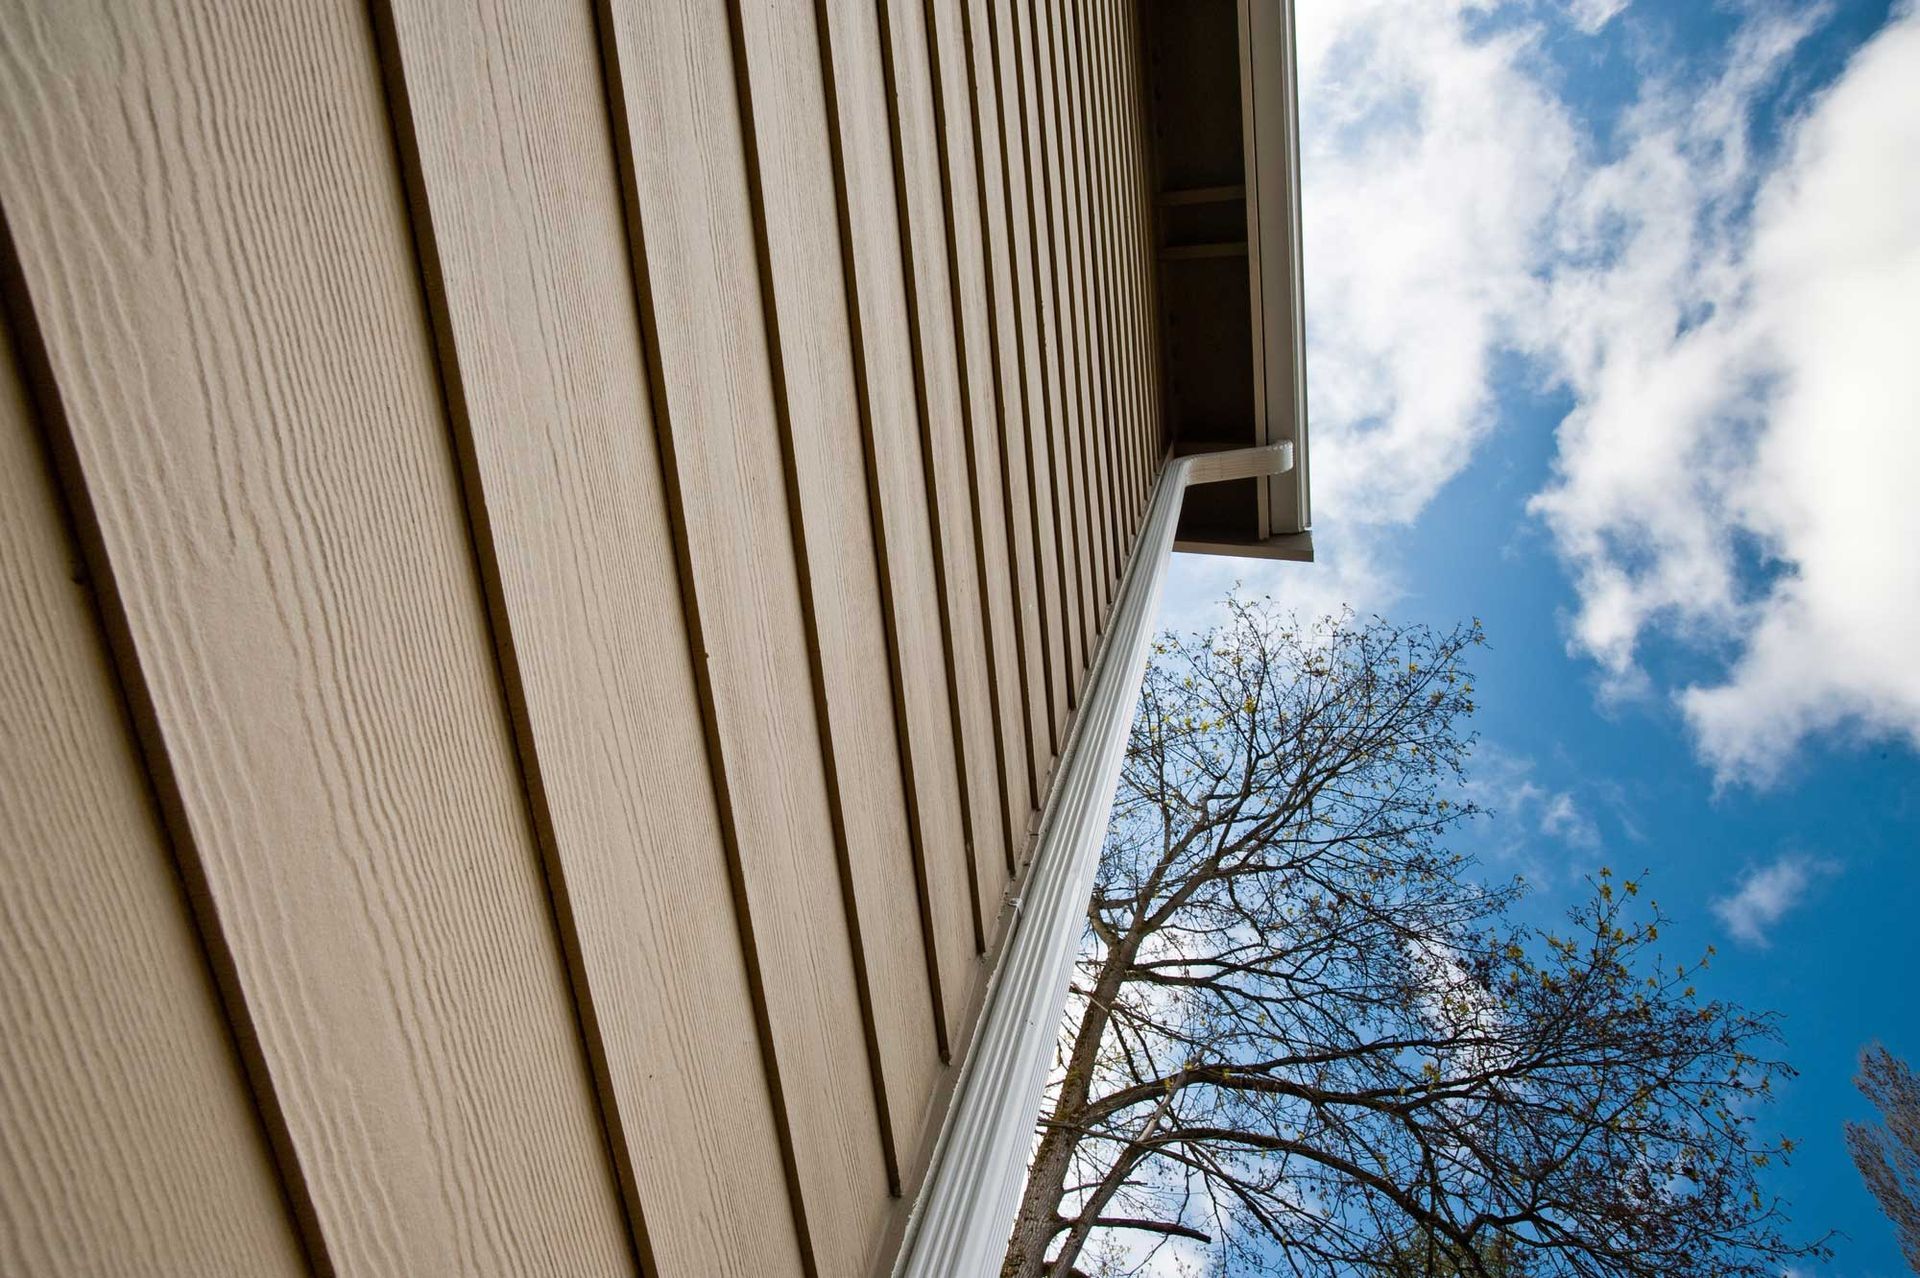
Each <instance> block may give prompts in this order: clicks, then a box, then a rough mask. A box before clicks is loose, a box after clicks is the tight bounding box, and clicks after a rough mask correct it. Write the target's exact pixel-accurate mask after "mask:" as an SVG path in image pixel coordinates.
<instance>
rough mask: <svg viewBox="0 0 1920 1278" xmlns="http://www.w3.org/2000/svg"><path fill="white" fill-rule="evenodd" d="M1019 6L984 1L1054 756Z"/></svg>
mask: <svg viewBox="0 0 1920 1278" xmlns="http://www.w3.org/2000/svg"><path fill="white" fill-rule="evenodd" d="M1018 5H1019V0H990V3H988V4H987V5H986V13H987V25H988V28H989V31H990V32H991V34H992V38H993V47H992V53H993V79H994V85H995V88H996V90H997V96H998V98H999V103H1000V121H999V136H1000V140H1001V143H1002V151H1001V158H1002V161H1003V176H1004V182H1005V190H1006V196H1007V208H1008V225H1009V226H1010V227H1011V228H1012V241H1013V257H1012V266H1013V278H1014V283H1015V296H1014V318H1015V325H1016V327H1015V331H1016V333H1017V334H1018V336H1019V341H1020V360H1021V365H1020V366H1021V382H1022V385H1023V389H1024V392H1025V397H1026V419H1025V421H1024V422H1023V423H1022V428H1021V434H1022V436H1023V438H1024V444H1025V455H1026V459H1027V473H1028V476H1029V478H1030V481H1031V482H1030V485H1029V492H1028V497H1029V510H1028V516H1029V519H1030V521H1031V524H1032V527H1033V551H1034V563H1035V571H1036V575H1037V579H1038V582H1039V591H1040V618H1041V626H1040V640H1041V645H1042V650H1041V653H1040V660H1041V665H1042V668H1043V669H1044V671H1045V674H1046V687H1047V731H1048V741H1049V744H1050V746H1051V748H1052V751H1053V753H1054V754H1056V755H1057V754H1058V753H1059V750H1060V747H1061V745H1062V743H1063V742H1064V740H1065V735H1066V734H1065V728H1066V721H1067V715H1068V712H1069V708H1070V707H1069V698H1070V694H1069V692H1068V683H1069V676H1068V673H1067V667H1068V664H1069V661H1068V647H1069V643H1070V640H1069V638H1068V635H1067V630H1066V627H1067V615H1066V614H1067V611H1068V608H1069V605H1067V604H1066V601H1065V588H1064V586H1063V584H1062V559H1061V551H1062V549H1063V546H1062V543H1061V540H1060V527H1059V521H1058V517H1057V515H1056V511H1055V497H1054V478H1053V465H1052V461H1051V456H1052V451H1053V450H1052V443H1051V440H1052V436H1051V429H1052V427H1051V423H1052V420H1053V415H1054V414H1053V394H1054V391H1053V385H1052V369H1051V368H1050V367H1049V364H1048V360H1047V345H1046V343H1047V330H1048V326H1049V314H1050V313H1049V311H1048V308H1047V305H1046V288H1047V285H1046V279H1045V276H1046V266H1045V264H1044V262H1043V261H1042V257H1041V251H1042V250H1041V245H1040V225H1041V221H1040V219H1041V214H1040V211H1039V208H1038V202H1039V195H1038V193H1037V191H1036V190H1035V188H1034V185H1033V179H1034V176H1035V169H1034V168H1033V167H1032V166H1031V164H1030V156H1031V152H1030V150H1029V147H1028V143H1027V134H1028V117H1027V111H1026V104H1025V96H1026V95H1025V94H1024V93H1023V92H1022V86H1023V85H1024V83H1025V78H1026V77H1025V72H1024V71H1023V70H1022V68H1021V66H1020V61H1019V50H1018V46H1017V34H1016V30H1015V24H1016V22H1017V21H1018V17H1017V14H1016V13H1015V10H1016V8H1017V7H1018ZM1044 792H1045V791H1044V786H1043V787H1042V793H1043V794H1044Z"/></svg>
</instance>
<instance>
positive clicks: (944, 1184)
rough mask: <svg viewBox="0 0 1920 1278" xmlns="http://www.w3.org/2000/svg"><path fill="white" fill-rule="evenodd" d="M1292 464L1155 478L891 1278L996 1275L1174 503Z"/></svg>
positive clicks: (1262, 455) (1135, 686)
mask: <svg viewBox="0 0 1920 1278" xmlns="http://www.w3.org/2000/svg"><path fill="white" fill-rule="evenodd" d="M1292 466H1293V445H1292V443H1291V441H1288V440H1281V441H1280V442H1278V443H1274V444H1266V445H1262V446H1260V447H1258V448H1241V449H1235V450H1233V451H1231V452H1219V453H1207V454H1203V455H1200V456H1195V457H1180V458H1174V459H1171V460H1169V461H1168V462H1167V463H1166V465H1165V466H1164V467H1162V469H1161V471H1160V479H1159V482H1158V483H1157V484H1156V485H1155V486H1154V490H1153V500H1152V502H1151V503H1150V504H1149V505H1148V507H1147V516H1146V520H1145V522H1144V523H1143V524H1142V526H1141V529H1140V537H1139V540H1137V541H1136V542H1135V543H1134V549H1133V555H1132V557H1131V558H1130V559H1129V560H1128V562H1127V571H1126V575H1125V577H1124V578H1122V580H1121V583H1120V595H1119V598H1118V599H1117V600H1116V601H1115V603H1114V608H1113V614H1112V616H1111V617H1110V618H1109V619H1108V624H1107V633H1106V636H1105V637H1104V638H1103V639H1102V640H1101V643H1100V650H1099V652H1098V653H1097V654H1096V655H1095V657H1094V662H1093V668H1092V670H1091V671H1090V672H1089V674H1088V676H1087V683H1086V691H1085V699H1084V700H1083V701H1082V702H1081V704H1080V709H1079V714H1078V715H1077V717H1076V718H1075V720H1074V724H1073V729H1072V731H1071V732H1070V733H1069V734H1068V737H1067V742H1066V746H1065V748H1064V749H1063V751H1062V753H1061V760H1060V768H1059V772H1058V775H1057V779H1056V780H1055V782H1054V786H1053V791H1052V793H1051V794H1050V795H1049V797H1048V801H1047V806H1046V810H1045V812H1044V813H1043V814H1042V817H1041V822H1040V837H1039V840H1038V842H1037V844H1036V846H1035V848H1034V854H1033V871H1032V874H1031V876H1030V877H1029V879H1028V881H1027V888H1026V895H1025V897H1024V899H1023V900H1021V901H1016V902H1015V903H1014V905H1015V912H1014V919H1013V923H1012V925H1011V927H1012V935H1011V936H1010V937H1009V939H1008V941H1007V947H1006V950H1005V952H1004V954H1003V956H1002V958H1001V961H1000V966H999V969H998V970H997V971H996V972H995V973H994V974H993V978H992V983H991V985H990V986H989V988H988V990H987V1000H986V1007H985V1010H984V1011H982V1013H981V1015H980V1023H979V1028H978V1029H977V1030H976V1031H975V1033H974V1037H973V1044H972V1047H971V1050H970V1051H969V1052H968V1053H967V1057H966V1063H965V1065H964V1066H962V1068H961V1072H960V1080H959V1083H958V1085H957V1086H956V1088H955V1090H954V1100H953V1104H952V1106H951V1107H950V1108H949V1109H948V1111H947V1118H946V1123H945V1125H944V1126H943V1127H942V1129H941V1132H940V1139H939V1141H938V1143H937V1144H936V1145H935V1147H934V1152H933V1164H932V1167H931V1168H930V1169H929V1171H928V1173H927V1179H926V1183H925V1184H924V1185H923V1186H922V1188H921V1191H920V1198H919V1201H918V1202H917V1203H915V1204H914V1209H913V1214H912V1216H910V1217H909V1218H908V1220H907V1228H906V1237H905V1240H904V1242H903V1243H902V1245H901V1250H900V1257H899V1259H898V1260H897V1261H896V1262H895V1263H894V1267H893V1273H894V1276H895V1278H974V1276H976V1275H977V1276H979V1278H987V1276H988V1275H993V1274H998V1273H999V1272H1000V1264H1001V1260H1002V1258H1003V1256H1004V1254H1005V1252H1006V1249H1007V1239H1008V1238H1009V1237H1010V1236H1011V1234H1012V1232H1013V1218H1014V1213H1015V1212H1016V1211H1017V1210H1018V1209H1019V1205H1020V1194H1021V1190H1022V1189H1023V1188H1024V1186H1025V1184H1026V1179H1027V1162H1028V1160H1029V1158H1030V1157H1031V1156H1032V1153H1033V1145H1034V1124H1035V1123H1036V1122H1037V1121H1038V1119H1039V1117H1040V1106H1041V1103H1042V1101H1043V1099H1044V1093H1045V1090H1046V1081H1047V1066H1048V1063H1049V1062H1050V1061H1051V1060H1052V1058H1053V1049H1054V1043H1055V1040H1056V1039H1057V1037H1058V1035H1059V1032H1060V1019H1061V1017H1062V1015H1063V1014H1064V1013H1065V1011H1066V1005H1067V984H1068V981H1069V980H1070V979H1071V977H1072V974H1073V960H1074V956H1075V954H1076V953H1077V952H1078V950H1079V945H1080V932H1081V927H1082V921H1083V920H1084V919H1085V918H1086V913H1087V903H1088V901H1090V900H1091V899H1092V896H1093V877H1094V872H1095V870H1096V869H1098V867H1099V864H1100V848H1101V844H1102V843H1103V842H1104V840H1105V838H1106V832H1107V814H1108V812H1109V811H1110V810H1111V809H1112V807H1113V795H1114V791H1115V789H1116V788H1117V787H1118V786H1119V783H1120V764H1121V761H1122V759H1123V758H1124V756H1125V752H1126V744H1127V733H1128V730H1129V729H1130V728H1131V726H1132V724H1133V710H1134V703H1135V702H1136V701H1137V700H1138V699H1139V696H1140V682H1141V680H1142V678H1143V677H1144V676H1145V674H1146V668H1147V646H1148V644H1149V643H1150V642H1151V641H1152V639H1153V627H1154V619H1155V618H1156V617H1157V616H1158V615H1159V611H1160V593H1161V589H1162V587H1163V586H1164V585H1165V583H1166V578H1167V560H1168V557H1169V555H1170V554H1171V553H1172V550H1173V533H1174V526H1175V525H1176V524H1178V523H1179V521H1180V503H1181V499H1182V497H1183V496H1184V494H1185V493H1186V490H1187V486H1188V485H1189V484H1204V483H1215V482H1219V481H1221V480H1228V479H1246V478H1251V477H1256V476H1264V475H1278V474H1283V473H1285V472H1286V471H1287V470H1289V469H1290V468H1291V467H1292Z"/></svg>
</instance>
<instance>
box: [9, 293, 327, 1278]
mask: <svg viewBox="0 0 1920 1278" xmlns="http://www.w3.org/2000/svg"><path fill="white" fill-rule="evenodd" d="M0 336H11V335H7V334H4V331H3V330H0ZM8 346H9V347H10V346H11V342H9V343H8ZM49 479H50V472H49V471H48V469H47V467H46V465H45V463H44V460H43V458H42V456H41V446H40V442H39V440H37V439H36V438H35V431H34V428H33V419H32V414H31V413H30V412H29V410H28V408H27V403H26V395H25V388H24V387H23V386H22V385H21V380H20V378H19V376H18V374H17V372H16V370H15V367H14V363H13V359H12V354H11V351H10V350H9V349H5V348H0V591H4V604H0V812H4V813H5V814H6V827H5V828H6V835H5V842H4V844H0V883H3V884H4V887H5V897H6V909H7V923H6V927H5V928H0V1018H4V1023H5V1027H6V1029H5V1032H6V1039H7V1045H6V1048H5V1050H4V1051H0V1107H4V1112H5V1118H6V1128H7V1139H6V1141H5V1142H4V1143H0V1200H3V1201H4V1202H5V1203H6V1210H5V1213H4V1217H0V1219H3V1220H4V1224H0V1272H5V1273H10V1274H44V1273H58V1272H63V1271H64V1272H72V1273H90V1274H121V1273H135V1272H138V1271H139V1270H140V1269H141V1268H142V1267H151V1269H152V1270H153V1271H154V1272H171V1273H196V1272H197V1273H227V1274H241V1273H249V1274H262V1275H266V1274H296V1273H300V1272H303V1271H304V1268H305V1266H304V1265H303V1263H302V1261H301V1257H300V1247H299V1243H298V1240H297V1238H296V1235H295V1233H294V1230H293V1221H292V1219H291V1217H290V1216H289V1215H288V1214H287V1210H286V1204H285V1200H284V1198H283V1197H282V1196H281V1192H280V1183H279V1177H278V1175H277V1173H276V1172H275V1171H274V1168H273V1164H272V1161H271V1160H270V1159H269V1157H268V1154H267V1142H266V1134H265V1132H264V1131H263V1130H262V1129H261V1126H260V1122H259V1118H258V1115H257V1114H256V1113H255V1112H254V1109H253V1104H252V1098H251V1096H250V1095H249V1093H248V1091H247V1087H246V1083H245V1081H244V1079H243V1078H242V1076H241V1070H240V1063H239V1061H238V1060H237V1059H235V1057H234V1055H233V1040H232V1036H231V1034H230V1033H229V1032H228V1029H227V1025H226V1022H225V1019H224V1017H223V1015H222V1013H221V1010H220V1005H219V1001H218V999H217V998H216V997H215V994H214V989H213V981H212V979H211V974H210V973H209V971H208V970H207V966H206V963H205V961H204V959H203V956H202V953H201V949H200V943H199V939H198V937H197V936H196V934H195V931H194V928H193V926H192V923H191V921H190V920H189V918H188V914H187V906H186V898H185V896H184V894H183V893H182V890H181V883H180V879H179V876H178V873H177V872H176V870H175V867H174V863H173V858H172V856H171V854H170V853H169V850H168V848H167V845H166V840H165V836H164V835H163V834H162V833H161V830H160V824H159V820H158V817H157V814H156V813H155V811H154V807H153V803H152V799H151V791H150V788H149V786H148V783H147V778H146V775H145V773H144V772H143V771H142V769H141V765H140V760H139V758H138V756H137V754H136V752H135V751H134V749H133V748H132V746H133V743H132V739H131V737H130V735H129V733H128V730H127V721H126V713H125V710H124V707H123V703H122V701H121V695H120V689H119V687H118V685H117V682H116V680H115V678H114V676H113V674H112V672H111V670H110V668H109V666H108V661H107V653H106V651H105V649H104V646H103V645H102V643H101V640H100V634H99V631H98V629H97V627H96V625H95V623H94V614H93V609H92V607H91V606H90V604H89V602H88V599H87V595H86V591H85V588H84V585H83V584H82V583H84V581H85V573H84V569H82V567H81V566H80V562H79V558H78V555H77V554H76V553H75V548H74V547H73V545H72V543H71V541H70V540H69V538H68V536H67V533H66V530H65V528H64V527H63V526H62V523H63V521H62V518H61V511H60V509H59V506H58V502H57V499H56V497H55V495H54V491H53V486H52V484H51V483H50V482H49Z"/></svg>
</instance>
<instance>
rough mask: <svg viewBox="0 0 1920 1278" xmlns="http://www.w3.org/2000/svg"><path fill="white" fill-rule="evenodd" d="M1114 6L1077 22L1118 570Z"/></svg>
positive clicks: (1121, 493)
mask: <svg viewBox="0 0 1920 1278" xmlns="http://www.w3.org/2000/svg"><path fill="white" fill-rule="evenodd" d="M1111 15H1112V5H1110V4H1106V3H1097V4H1091V5H1089V6H1087V8H1086V9H1084V10H1083V11H1082V18H1081V42H1080V48H1081V70H1082V76H1083V78H1084V80H1085V83H1086V86H1087V88H1086V99H1087V103H1088V134H1089V140H1088V148H1089V153H1090V154H1091V156H1092V158H1093V190H1094V203H1095V207H1096V209H1097V216H1096V219H1095V227H1096V232H1095V236H1094V251H1095V261H1096V265H1097V269H1098V272H1099V275H1100V281H1101V288H1100V298H1101V300H1100V312H1101V322H1102V324H1103V325H1104V326H1105V329H1106V334H1107V339H1106V352H1107V354H1106V358H1107V361H1108V362H1109V363H1110V364H1111V366H1112V368H1111V377H1112V381H1113V386H1114V400H1113V404H1114V410H1113V416H1112V421H1111V422H1110V424H1109V433H1108V447H1109V450H1110V451H1109V454H1108V463H1107V482H1108V483H1109V484H1110V485H1111V486H1112V487H1111V492H1112V496H1113V521H1114V536H1115V539H1116V540H1115V548H1116V550H1117V552H1118V554H1119V557H1120V562H1121V564H1122V566H1124V565H1125V562H1126V558H1127V556H1128V555H1129V554H1130V553H1131V551H1132V549H1133V533H1134V529H1135V526H1136V525H1137V523H1138V520H1139V510H1138V506H1137V504H1136V494H1135V491H1134V474H1133V465H1132V461H1133V442H1134V427H1135V423H1137V422H1138V421H1139V418H1140V401H1139V392H1140V389H1141V387H1140V379H1139V369H1138V368H1137V367H1136V366H1135V364H1134V360H1133V342H1132V338H1133V333H1132V330H1131V328H1130V327H1129V325H1128V323H1127V316H1126V312H1127V300H1126V286H1127V282H1126V280H1125V277H1124V274H1123V271H1122V269H1121V266H1122V263H1123V262H1124V251H1125V236H1126V231H1125V226H1124V222H1123V215H1124V213H1125V197H1126V190H1125V187H1124V185H1123V184H1122V182H1121V180H1120V179H1119V176H1118V174H1117V172H1116V165H1115V143H1114V131H1115V129H1116V128H1117V127H1118V125H1119V121H1118V120H1116V119H1115V117H1114V105H1115V104H1114V99H1113V95H1112V93H1111V83H1110V81H1109V79H1108V76H1107V70H1108V63H1107V54H1108V52H1109V49H1108V44H1107V35H1108V27H1107V19H1108V18H1109V17H1111Z"/></svg>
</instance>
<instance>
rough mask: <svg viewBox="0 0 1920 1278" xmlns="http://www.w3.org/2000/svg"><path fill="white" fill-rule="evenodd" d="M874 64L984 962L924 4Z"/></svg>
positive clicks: (1001, 848)
mask: <svg viewBox="0 0 1920 1278" xmlns="http://www.w3.org/2000/svg"><path fill="white" fill-rule="evenodd" d="M880 3H881V4H882V10H881V12H882V14H883V17H884V21H883V26H884V31H883V33H882V37H883V49H882V51H883V53H885V54H886V55H887V58H886V66H887V70H888V83H889V89H890V92H889V94H888V102H889V107H890V109H891V112H892V125H893V128H894V130H895V132H894V142H895V147H894V161H895V167H896V170H897V172H896V178H897V188H896V190H897V198H898V199H899V201H900V202H901V203H900V207H901V220H900V224H901V238H902V247H903V249H904V250H905V251H904V253H903V258H904V260H903V262H902V264H901V271H902V274H903V275H904V277H905V278H906V281H907V291H908V297H909V299H910V301H911V305H912V315H911V316H910V318H911V320H912V323H911V324H910V328H911V329H912V332H913V338H914V348H915V361H914V362H915V370H916V373H917V375H918V379H919V396H920V399H919V411H920V427H921V444H922V448H923V450H924V455H925V464H926V473H927V492H928V509H929V511H930V513H931V515H932V518H933V524H934V537H935V548H936V550H937V551H938V552H939V577H940V581H941V586H942V591H943V597H944V602H945V611H944V613H943V619H944V622H945V625H946V629H947V637H948V649H947V660H948V668H949V671H950V672H951V677H952V680H953V684H952V696H953V701H954V706H955V720H956V722H957V723H958V725H959V728H960V731H959V734H958V736H959V740H958V743H957V750H958V753H959V756H960V759H961V762H962V767H963V770H964V771H963V775H964V777H965V780H966V783H967V784H966V792H965V793H966V797H967V816H968V821H969V832H970V842H971V845H972V847H971V850H972V858H971V865H972V868H973V873H974V882H973V887H974V894H975V899H976V902H977V914H976V925H977V931H976V934H975V944H976V946H977V948H978V949H979V950H980V951H982V952H984V951H985V949H986V942H987V928H988V922H989V920H992V919H993V918H995V917H996V916H997V915H998V913H999V909H1000V902H1001V897H1002V891H1003V889H1004V887H1005V885H1006V882H1007V871H1006V851H1005V849H1006V848H1007V846H1008V834H1009V832H1008V830H1007V828H1006V823H1005V819H1004V814H1003V799H1002V795H1001V787H1002V784H1003V783H1002V781H1001V775H1002V774H1001V772H1000V770H999V765H998V762H997V761H996V759H995V757H994V748H993V742H994V721H995V716H994V705H993V701H992V698H991V692H990V689H989V685H988V670H987V667H988V662H989V661H990V660H991V651H990V648H989V644H988V639H989V637H988V635H987V634H986V633H985V631H984V630H983V628H982V626H981V615H982V614H981V596H980V591H981V584H980V580H979V575H978V571H977V569H976V565H975V558H974V556H975V553H976V550H975V545H974V526H973V525H974V518H973V495H972V492H971V491H970V486H969V484H968V477H967V465H968V441H967V422H966V420H965V413H964V406H963V402H962V399H961V392H960V378H961V368H960V363H959V360H960V353H959V347H958V334H956V333H955V331H954V314H955V311H954V301H953V297H952V292H951V285H950V277H949V275H948V268H947V256H948V253H949V252H950V251H951V249H950V246H949V245H948V243H947V236H946V223H945V212H944V209H943V206H942V199H941V191H942V184H941V180H940V155H939V131H938V128H937V126H936V123H935V119H934V111H933V84H932V69H931V67H930V66H929V63H928V58H929V55H930V53H931V46H930V44H929V33H928V31H927V27H926V23H925V14H924V12H923V9H922V3H923V0H880Z"/></svg>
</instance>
